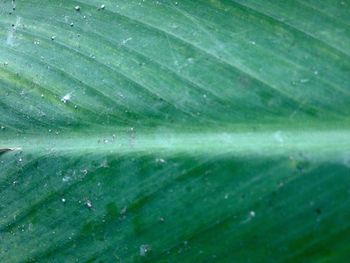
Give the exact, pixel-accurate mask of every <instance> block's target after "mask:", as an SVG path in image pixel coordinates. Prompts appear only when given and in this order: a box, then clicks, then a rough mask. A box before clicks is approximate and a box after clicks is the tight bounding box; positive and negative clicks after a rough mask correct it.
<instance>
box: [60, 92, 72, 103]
mask: <svg viewBox="0 0 350 263" xmlns="http://www.w3.org/2000/svg"><path fill="white" fill-rule="evenodd" d="M71 97H72V92H70V93H67V94H66V95H64V96H63V97H62V98H61V101H62V102H63V103H67V102H69V101H70V99H71Z"/></svg>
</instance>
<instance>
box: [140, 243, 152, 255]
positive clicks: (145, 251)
mask: <svg viewBox="0 0 350 263" xmlns="http://www.w3.org/2000/svg"><path fill="white" fill-rule="evenodd" d="M151 250H152V248H151V246H150V245H141V246H140V256H141V257H145V256H147V255H148V254H149V253H150V251H151Z"/></svg>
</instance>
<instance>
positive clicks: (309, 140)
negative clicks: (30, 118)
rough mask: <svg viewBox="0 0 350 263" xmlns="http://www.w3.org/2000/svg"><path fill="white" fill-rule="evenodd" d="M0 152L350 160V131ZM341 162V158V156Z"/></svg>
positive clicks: (185, 137) (163, 137)
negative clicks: (294, 156) (290, 156)
mask: <svg viewBox="0 0 350 263" xmlns="http://www.w3.org/2000/svg"><path fill="white" fill-rule="evenodd" d="M0 148H3V149H5V148H9V149H13V150H14V151H23V152H25V153H29V152H40V153H47V154H50V153H70V154H72V153H73V154H80V153H116V154H120V153H131V152H140V153H159V152H162V153H174V152H175V153H176V152H178V153H181V152H183V153H195V154H201V153H204V154H226V153H232V154H238V155H245V154H258V155H267V156H272V155H288V154H291V153H297V152H299V153H308V154H312V155H316V156H322V155H329V154H340V155H342V156H344V158H345V157H346V156H350V130H328V131H316V130H315V131H295V130H294V131H290V130H275V131H263V132H237V133H234V132H229V133H227V132H215V133H210V132H201V133H199V132H195V133H138V132H137V131H129V132H125V133H123V134H121V135H118V134H116V136H115V138H114V137H113V135H112V134H110V133H108V134H106V133H104V134H103V133H101V134H100V135H88V136H84V135H78V134H75V135H71V136H69V135H64V136H62V135H54V134H50V135H40V136H28V137H25V138H23V139H18V138H16V139H6V140H4V139H0ZM338 157H339V156H338Z"/></svg>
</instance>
